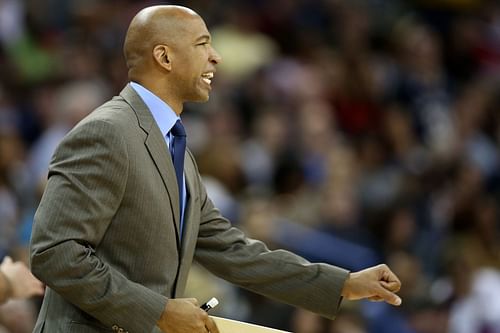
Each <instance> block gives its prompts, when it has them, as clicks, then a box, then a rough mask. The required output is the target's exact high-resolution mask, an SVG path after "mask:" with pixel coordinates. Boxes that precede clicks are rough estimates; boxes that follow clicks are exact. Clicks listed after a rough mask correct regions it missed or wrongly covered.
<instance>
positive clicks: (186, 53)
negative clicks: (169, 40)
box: [172, 17, 221, 102]
mask: <svg viewBox="0 0 500 333" xmlns="http://www.w3.org/2000/svg"><path fill="white" fill-rule="evenodd" d="M172 51H173V55H174V57H173V59H172V60H173V62H172V74H173V76H174V77H175V85H176V87H175V90H176V91H177V93H178V97H179V98H180V99H181V100H182V101H183V102H186V101H190V102H206V101H207V100H208V98H209V93H210V90H211V80H212V77H213V76H214V74H215V65H217V64H218V63H219V62H220V60H221V57H220V56H219V54H218V53H217V52H216V51H215V49H214V48H213V47H212V44H211V37H210V33H209V32H208V30H207V27H206V25H205V23H204V22H203V20H202V19H201V18H200V17H195V18H191V19H189V20H188V22H186V24H184V25H183V27H181V29H179V35H178V39H177V42H176V43H175V45H174V46H173V47H172Z"/></svg>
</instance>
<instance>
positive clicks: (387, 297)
mask: <svg viewBox="0 0 500 333" xmlns="http://www.w3.org/2000/svg"><path fill="white" fill-rule="evenodd" d="M376 292H377V295H376V296H379V297H380V298H382V299H383V300H384V301H386V302H387V303H389V304H392V305H395V306H399V305H401V302H402V300H401V298H400V297H399V296H398V295H396V294H395V293H393V292H391V291H389V290H388V289H386V288H384V287H383V286H382V285H381V284H380V285H379V287H378V288H377V291H376Z"/></svg>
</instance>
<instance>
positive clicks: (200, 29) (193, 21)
mask: <svg viewBox="0 0 500 333" xmlns="http://www.w3.org/2000/svg"><path fill="white" fill-rule="evenodd" d="M179 21H180V22H179V24H177V28H178V29H177V31H174V33H175V34H177V35H178V36H179V37H182V38H185V39H186V41H193V40H196V39H198V38H200V37H202V36H206V35H208V36H210V33H209V31H208V28H207V26H206V24H205V22H204V21H203V19H202V18H201V17H199V16H191V17H187V18H181V19H179Z"/></svg>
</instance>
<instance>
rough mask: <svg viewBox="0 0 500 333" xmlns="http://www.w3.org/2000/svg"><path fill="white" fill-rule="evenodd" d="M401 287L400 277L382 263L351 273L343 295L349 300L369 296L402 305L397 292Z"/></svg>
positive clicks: (371, 298)
mask: <svg viewBox="0 0 500 333" xmlns="http://www.w3.org/2000/svg"><path fill="white" fill-rule="evenodd" d="M400 288H401V282H400V281H399V279H398V277H397V276H396V275H395V274H394V273H393V272H392V271H391V270H390V269H389V267H387V265H384V264H382V265H378V266H374V267H370V268H367V269H364V270H362V271H359V272H355V273H351V274H350V275H349V278H348V279H347V280H346V282H345V284H344V288H343V289H342V296H344V297H345V298H346V299H348V300H358V299H362V298H368V299H369V300H371V301H385V302H387V303H390V304H392V305H400V304H401V298H400V297H399V296H398V295H396V294H395V293H397V292H398V291H399V289H400Z"/></svg>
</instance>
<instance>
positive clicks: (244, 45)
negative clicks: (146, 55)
mask: <svg viewBox="0 0 500 333" xmlns="http://www.w3.org/2000/svg"><path fill="white" fill-rule="evenodd" d="M160 3H167V2H159V1H125V0H100V1H97V0H46V1H37V0H24V1H22V0H0V259H1V258H2V257H4V256H5V255H11V256H12V257H13V258H15V259H17V260H23V261H26V262H27V248H28V244H29V238H30V230H31V224H32V218H33V213H34V211H35V209H36V207H37V204H38V200H39V197H40V194H41V193H42V191H43V188H44V184H45V181H46V176H47V166H48V163H49V161H50V158H51V155H52V153H53V151H54V148H55V146H56V145H57V144H58V142H59V141H60V140H61V138H62V137H63V136H64V135H65V133H67V131H68V130H69V129H70V128H71V127H72V126H74V125H75V124H76V123H77V122H78V121H79V120H80V119H82V118H83V117H84V116H85V115H86V114H88V113H89V112H90V111H91V110H92V109H93V108H95V107H96V106H98V105H99V104H101V103H102V102H103V101H105V100H107V99H108V98H110V97H111V96H113V95H116V94H118V93H119V92H120V90H121V89H122V88H123V86H124V85H125V84H126V82H127V76H126V74H127V71H126V67H125V64H124V60H123V56H122V43H123V39H124V35H125V32H126V28H127V26H128V23H129V22H130V19H131V18H132V17H133V15H134V14H135V13H136V12H137V11H138V10H140V9H141V8H143V7H145V6H148V5H153V4H160ZM172 4H180V5H185V6H189V7H191V8H193V9H194V10H195V11H197V12H198V13H199V14H200V15H201V16H202V17H203V18H204V19H205V21H206V23H207V25H208V27H209V29H210V31H211V33H212V36H213V45H214V47H215V48H216V49H217V50H218V51H219V53H220V54H221V55H222V57H223V63H222V64H221V65H220V66H219V67H218V71H217V74H216V76H215V78H214V80H213V86H214V89H213V91H212V95H211V99H210V101H209V102H208V103H205V104H189V105H187V106H186V108H185V112H184V113H183V121H184V123H185V125H186V127H187V132H188V145H189V147H190V148H191V150H192V151H193V152H194V154H195V155H196V157H197V160H198V163H199V167H200V171H201V172H202V174H203V176H204V181H205V184H206V186H207V189H208V192H209V193H210V196H211V197H212V199H213V201H214V202H215V203H216V205H217V206H218V207H220V209H221V211H222V212H223V214H224V215H225V216H227V217H229V218H230V219H231V221H232V222H233V223H234V224H235V225H236V226H238V227H240V228H242V229H244V230H245V231H246V232H247V233H248V235H250V236H251V237H254V238H259V239H262V240H264V241H265V242H266V243H267V244H268V245H269V247H271V248H286V249H289V250H292V251H294V252H296V253H298V254H300V255H302V256H304V257H306V258H308V259H309V260H311V261H314V262H327V263H331V264H334V265H339V266H343V267H346V268H348V269H351V270H360V269H363V268H365V267H368V266H371V265H375V264H378V263H381V262H385V263H388V264H389V265H390V267H391V268H392V269H393V270H394V271H395V272H396V273H397V274H398V275H399V276H400V278H401V280H402V282H403V289H402V290H401V292H400V294H401V296H402V297H403V304H402V306H401V307H399V308H394V307H391V306H387V305H384V304H382V303H371V302H352V303H351V302H346V301H344V302H343V304H342V310H341V311H340V314H339V316H338V318H337V319H336V320H335V321H333V322H332V321H327V320H324V319H321V318H320V317H317V316H315V315H314V314H312V313H309V312H306V311H302V310H299V309H295V308H292V307H289V306H287V305H283V304H278V303H275V302H272V301H270V300H267V299H264V298H262V297H260V296H257V295H254V294H250V293H248V292H245V291H243V290H240V289H238V288H235V287H234V286H231V285H229V284H226V283H224V282H223V281H221V280H219V279H216V278H214V277H212V276H211V275H209V274H208V273H206V271H204V270H203V269H202V268H201V267H198V266H194V267H193V270H192V274H191V276H190V281H189V285H188V291H187V294H188V295H190V296H195V297H198V299H199V300H200V302H203V301H205V300H208V299H209V298H210V297H212V296H216V297H218V298H219V300H220V301H221V305H220V306H219V307H218V308H217V309H216V310H217V311H214V312H213V313H214V314H218V315H222V316H225V317H229V318H235V319H239V320H245V321H250V322H253V323H257V324H263V325H267V326H271V327H275V328H279V329H286V330H291V331H294V332H296V333H392V332H394V333H406V332H408V333H410V332H411V333H498V332H500V212H499V207H500V206H499V203H500V168H499V165H500V150H499V148H500V3H499V2H498V1H496V0H491V1H489V0H414V1H410V0H408V1H403V0H392V1H384V0H364V1H363V0H309V1H306V0H252V1H250V0H248V1H222V0H214V1H208V0H198V1H196V0H193V1H178V2H173V3H172ZM290 292H294V291H293V290H291V291H290ZM39 305H40V299H34V300H33V299H32V300H28V301H16V302H14V301H11V302H9V303H7V304H5V305H3V306H0V332H1V333H24V332H31V329H32V327H33V323H34V320H35V318H36V315H37V312H38V307H39ZM334 306H336V304H332V307H334Z"/></svg>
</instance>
